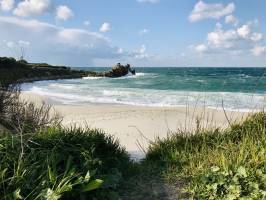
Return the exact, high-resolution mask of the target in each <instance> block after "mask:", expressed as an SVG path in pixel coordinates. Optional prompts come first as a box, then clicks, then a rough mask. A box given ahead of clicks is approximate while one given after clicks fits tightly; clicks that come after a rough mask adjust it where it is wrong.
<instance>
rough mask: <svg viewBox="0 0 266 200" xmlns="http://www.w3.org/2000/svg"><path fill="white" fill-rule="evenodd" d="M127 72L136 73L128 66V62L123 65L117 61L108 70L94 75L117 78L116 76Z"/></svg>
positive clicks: (124, 74)
mask: <svg viewBox="0 0 266 200" xmlns="http://www.w3.org/2000/svg"><path fill="white" fill-rule="evenodd" d="M128 73H131V74H132V75H135V74H136V72H135V70H134V69H132V68H131V67H130V64H127V65H125V66H124V65H121V64H120V63H118V64H117V65H116V66H114V67H113V68H112V69H111V70H110V71H107V72H102V73H96V74H95V76H101V77H110V78H118V77H122V76H126V75H127V74H128Z"/></svg>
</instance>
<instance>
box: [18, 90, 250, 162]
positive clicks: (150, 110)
mask: <svg viewBox="0 0 266 200" xmlns="http://www.w3.org/2000/svg"><path fill="white" fill-rule="evenodd" d="M23 98H25V99H27V100H30V101H33V102H41V101H42V100H43V101H46V102H48V103H51V104H52V105H53V108H54V109H55V110H56V111H57V112H58V113H60V114H61V116H63V117H64V118H63V125H65V126H73V125H76V126H82V127H85V126H89V127H90V128H99V129H102V130H103V131H105V132H106V133H108V134H112V135H114V136H115V137H116V138H118V139H119V141H120V142H121V144H122V145H123V146H125V147H126V150H127V151H128V152H129V153H130V154H131V155H132V156H133V157H138V158H139V157H142V156H143V155H144V153H143V151H146V150H147V147H148V145H149V143H150V142H151V141H154V140H155V138H157V137H160V138H163V137H167V135H168V134H171V132H177V131H179V130H182V131H184V130H193V129H195V127H196V119H199V120H200V121H201V127H209V128H213V127H223V128H225V127H227V126H228V121H227V118H229V120H230V121H234V120H241V119H242V118H243V117H245V116H247V113H241V112H232V111H226V115H227V118H226V116H225V113H224V111H223V110H216V109H208V108H196V109H195V108H193V107H189V108H184V107H180V108H178V107H174V108H173V107H141V106H127V105H111V104H101V105H92V104H89V105H81V106H75V105H58V104H56V103H53V102H51V101H50V100H49V99H48V98H46V97H44V96H39V95H36V94H33V93H28V92H27V93H23Z"/></svg>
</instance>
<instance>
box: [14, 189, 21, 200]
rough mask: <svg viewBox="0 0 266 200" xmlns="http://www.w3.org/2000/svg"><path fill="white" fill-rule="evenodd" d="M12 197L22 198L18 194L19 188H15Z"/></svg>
mask: <svg viewBox="0 0 266 200" xmlns="http://www.w3.org/2000/svg"><path fill="white" fill-rule="evenodd" d="M13 197H14V199H23V197H22V196H21V195H20V189H16V191H15V192H14V193H13Z"/></svg>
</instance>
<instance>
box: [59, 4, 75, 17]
mask: <svg viewBox="0 0 266 200" xmlns="http://www.w3.org/2000/svg"><path fill="white" fill-rule="evenodd" d="M73 16H74V14H73V12H72V10H71V9H70V8H69V7H67V6H66V5H61V6H58V7H57V8H56V18H57V19H61V20H68V19H69V18H71V17H73Z"/></svg>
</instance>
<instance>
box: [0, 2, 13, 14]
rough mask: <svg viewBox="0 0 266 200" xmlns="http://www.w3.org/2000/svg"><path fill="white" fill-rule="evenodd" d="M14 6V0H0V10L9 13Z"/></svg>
mask: <svg viewBox="0 0 266 200" xmlns="http://www.w3.org/2000/svg"><path fill="white" fill-rule="evenodd" d="M14 4H15V1H14V0H0V10H4V11H10V10H12V9H13V7H14Z"/></svg>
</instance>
